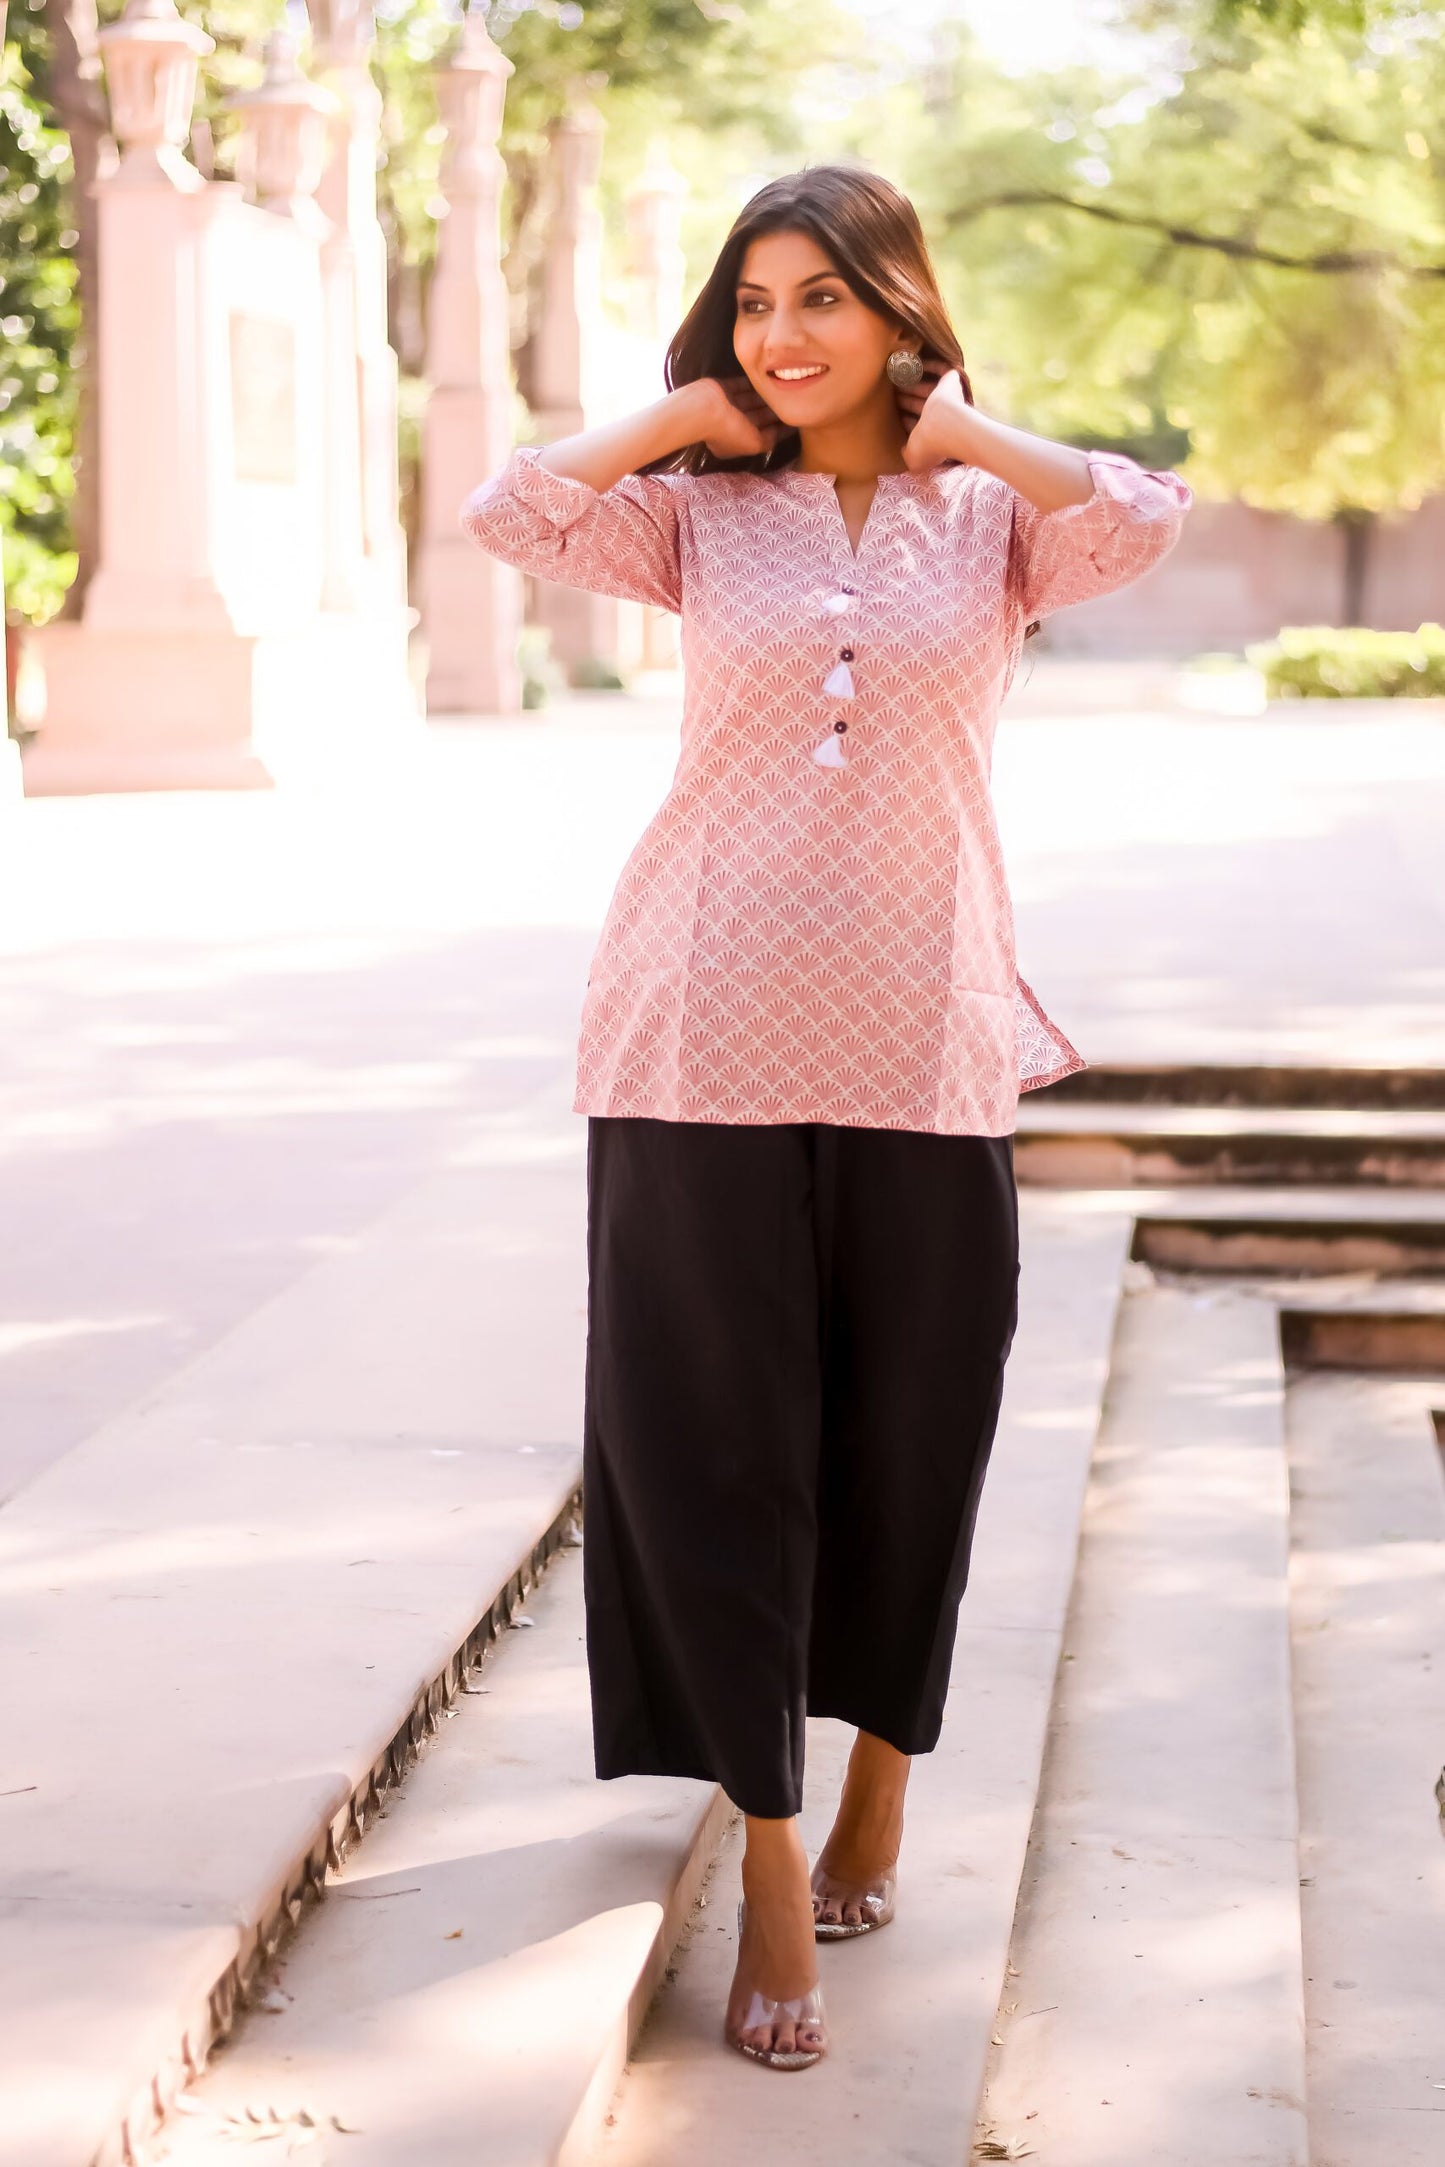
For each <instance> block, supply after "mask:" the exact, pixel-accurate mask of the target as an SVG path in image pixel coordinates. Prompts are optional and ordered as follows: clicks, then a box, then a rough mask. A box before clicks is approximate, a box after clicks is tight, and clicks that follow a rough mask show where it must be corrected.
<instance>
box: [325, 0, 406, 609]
mask: <svg viewBox="0 0 1445 2167" xmlns="http://www.w3.org/2000/svg"><path fill="white" fill-rule="evenodd" d="M308 12H309V14H310V17H311V26H312V40H313V43H312V70H313V73H314V74H315V76H316V78H317V80H318V82H320V83H321V84H322V86H323V87H324V88H325V89H326V90H328V91H329V92H330V93H331V95H332V97H333V98H334V100H335V101H336V102H335V106H334V109H333V116H332V121H331V133H330V141H329V149H328V155H327V159H326V163H325V166H324V169H323V172H322V175H321V180H320V184H319V186H318V188H317V201H318V203H319V204H320V206H321V209H322V211H323V212H324V213H325V215H326V217H327V218H328V219H330V221H331V224H332V228H333V231H334V235H335V239H334V241H333V243H332V244H331V247H330V252H329V258H328V262H327V266H326V268H327V272H328V276H329V277H330V279H331V283H332V287H333V309H334V312H335V314H336V316H337V317H338V318H339V319H340V320H339V321H338V323H337V326H336V330H335V333H334V343H335V346H336V349H337V357H336V358H337V365H338V367H340V366H342V365H343V357H344V354H345V349H346V347H347V345H348V343H349V345H350V358H349V360H346V361H345V364H344V365H345V366H346V367H347V368H348V369H349V371H350V373H351V374H352V376H353V377H354V379H355V382H354V386H353V392H352V396H353V398H354V400H355V402H356V405H357V410H358V411H357V432H356V437H355V438H354V439H352V440H351V441H353V442H356V443H358V444H359V453H358V457H359V467H358V470H357V475H356V479H355V483H354V484H353V481H352V479H351V477H350V475H349V474H348V473H347V471H346V469H347V467H348V466H349V465H350V446H349V444H348V446H347V447H346V448H345V450H344V451H343V450H342V449H341V447H340V445H339V440H338V452H337V467H336V473H337V488H338V491H339V492H340V493H341V494H343V495H349V494H350V492H351V490H352V488H353V486H355V487H357V488H359V491H360V515H361V551H362V554H361V560H360V563H359V564H351V563H348V562H338V563H336V564H335V565H334V566H333V584H334V586H335V587H336V590H337V591H336V601H335V606H336V607H340V608H344V607H348V606H350V604H349V602H348V599H347V597H348V596H349V595H350V594H351V593H352V591H353V589H354V587H355V585H356V583H357V581H360V583H361V597H360V598H361V601H362V604H363V606H364V607H367V608H379V609H398V610H400V609H404V608H405V607H406V596H407V567H406V536H405V534H404V532H403V529H402V525H401V519H400V514H399V502H400V490H399V480H398V469H397V361H396V355H395V352H394V351H393V349H392V346H391V343H390V339H389V336H388V325H387V293H386V236H385V235H384V234H383V232H382V230H381V222H380V220H379V219H378V217H377V214H376V164H377V152H378V148H379V145H380V141H381V117H382V101H381V92H380V90H379V89H378V87H377V84H376V82H375V80H374V79H373V76H372V73H371V50H372V45H373V42H374V38H375V26H374V23H373V20H372V12H371V6H370V0H308ZM345 287H349V289H350V294H349V301H348V299H347V297H346V295H345V293H344V291H343V290H342V289H343V288H345ZM348 314H349V318H350V321H349V325H348V324H347V322H346V320H345V319H346V318H347V316H348ZM339 395H340V394H339Z"/></svg>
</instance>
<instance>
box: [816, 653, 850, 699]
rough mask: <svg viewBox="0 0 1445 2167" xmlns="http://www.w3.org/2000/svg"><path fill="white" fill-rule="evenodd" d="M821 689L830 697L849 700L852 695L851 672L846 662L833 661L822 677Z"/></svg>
mask: <svg viewBox="0 0 1445 2167" xmlns="http://www.w3.org/2000/svg"><path fill="white" fill-rule="evenodd" d="M823 690H824V691H825V692H826V693H827V694H828V696H829V698H830V699H834V700H851V699H852V697H853V672H852V671H851V670H850V669H849V667H848V665H847V663H846V662H836V663H834V665H833V667H832V669H831V670H829V672H828V674H827V676H826V677H825V678H824V679H823Z"/></svg>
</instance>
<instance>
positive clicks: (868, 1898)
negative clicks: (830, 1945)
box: [812, 1866, 898, 1941]
mask: <svg viewBox="0 0 1445 2167" xmlns="http://www.w3.org/2000/svg"><path fill="white" fill-rule="evenodd" d="M812 1888H813V1895H814V1897H815V1898H816V1899H818V1901H820V1902H822V1903H827V1904H832V1905H834V1906H835V1908H836V1909H837V1911H838V1914H839V1915H838V1917H837V1918H836V1919H820V1918H819V1917H818V1916H817V1914H816V1910H815V1913H814V1918H813V1933H814V1935H815V1937H816V1939H817V1940H819V1941H849V1940H852V1939H853V1938H854V1937H855V1936H856V1935H858V1934H872V1933H876V1931H877V1930H878V1928H879V1927H880V1926H886V1925H887V1924H888V1922H889V1920H890V1919H891V1918H892V1916H893V1913H894V1910H895V1908H896V1906H897V1902H898V1869H897V1868H896V1867H895V1866H889V1867H886V1868H885V1869H884V1871H883V1872H882V1873H881V1874H875V1875H874V1877H873V1879H872V1880H871V1881H864V1882H861V1883H860V1882H857V1881H840V1880H839V1879H838V1877H837V1875H836V1874H830V1873H828V1872H826V1871H825V1869H824V1868H823V1867H821V1866H815V1867H814V1868H813V1874H812ZM850 1910H856V1911H857V1913H858V1917H857V1918H856V1919H846V1918H844V1917H843V1913H844V1912H845V1911H850Z"/></svg>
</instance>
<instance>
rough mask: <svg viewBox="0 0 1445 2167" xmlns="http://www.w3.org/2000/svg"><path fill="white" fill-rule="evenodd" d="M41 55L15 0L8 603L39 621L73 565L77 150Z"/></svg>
mask: <svg viewBox="0 0 1445 2167" xmlns="http://www.w3.org/2000/svg"><path fill="white" fill-rule="evenodd" d="M44 58H45V28H44V24H43V21H42V20H41V16H40V11H39V6H38V0H37V5H35V6H27V4H26V0H10V11H9V20H8V28H7V36H6V44H5V50H4V58H3V61H0V545H3V550H4V572H5V595H6V606H7V610H8V612H9V614H10V616H11V617H12V618H17V619H18V618H26V619H33V620H37V621H38V620H41V619H44V618H46V617H49V616H52V615H53V614H54V612H55V611H56V610H57V609H58V608H59V606H60V602H61V598H62V597H63V595H64V593H65V590H66V587H67V586H68V585H69V583H70V580H71V579H72V577H73V576H74V570H75V560H74V557H73V555H72V554H71V552H70V548H69V536H68V525H67V505H68V502H69V497H70V490H71V486H72V484H71V474H70V466H69V458H70V449H71V442H72V437H73V432H74V427H75V397H74V385H73V382H72V379H71V374H70V368H69V355H70V348H71V344H72V341H73V340H74V338H75V334H76V329H77V315H78V312H77V309H76V305H75V271H74V266H73V264H72V263H71V261H70V257H69V255H68V253H67V251H68V249H69V248H70V247H71V246H72V244H73V240H74V234H73V230H72V229H71V228H70V226H69V224H68V218H69V211H68V207H67V200H66V199H67V186H66V184H67V181H68V179H69V171H70V152H69V146H68V144H67V143H66V140H65V137H64V136H63V135H62V134H61V133H60V131H59V130H58V129H56V128H54V127H52V126H51V125H50V122H49V120H48V118H47V115H46V111H45V107H44V104H43V102H42V100H41V98H40V97H39V96H38V95H37V89H36V78H37V75H39V74H40V73H41V72H42V70H43V65H44Z"/></svg>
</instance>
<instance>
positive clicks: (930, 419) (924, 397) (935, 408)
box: [895, 355, 971, 473]
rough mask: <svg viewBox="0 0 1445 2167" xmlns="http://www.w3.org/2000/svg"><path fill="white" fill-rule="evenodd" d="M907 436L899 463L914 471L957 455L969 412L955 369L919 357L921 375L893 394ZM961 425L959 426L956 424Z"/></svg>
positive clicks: (960, 378)
mask: <svg viewBox="0 0 1445 2167" xmlns="http://www.w3.org/2000/svg"><path fill="white" fill-rule="evenodd" d="M895 396H896V397H897V400H898V410H899V412H900V413H901V414H902V416H903V423H904V427H905V429H906V430H907V435H906V437H905V439H904V444H903V463H904V465H905V466H906V467H909V468H911V469H912V471H913V472H914V473H918V472H919V471H920V470H921V469H922V468H924V467H932V466H937V465H938V464H939V462H940V461H941V460H944V459H957V458H959V457H961V456H962V455H961V454H960V452H959V450H958V448H957V447H958V445H959V443H960V442H961V441H962V433H963V430H964V429H966V428H967V426H968V420H967V417H968V415H969V413H970V411H971V409H970V407H969V403H968V401H967V399H966V398H965V397H964V395H963V378H962V377H961V376H960V375H959V373H958V371H957V369H946V368H945V367H944V365H943V363H942V362H941V361H937V360H934V359H931V358H930V357H929V356H927V355H925V356H924V357H923V375H922V377H921V378H920V379H919V381H918V382H917V383H916V384H915V385H914V386H913V388H912V390H910V391H902V390H900V391H899V392H897V393H896V394H895ZM960 424H961V426H960Z"/></svg>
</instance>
